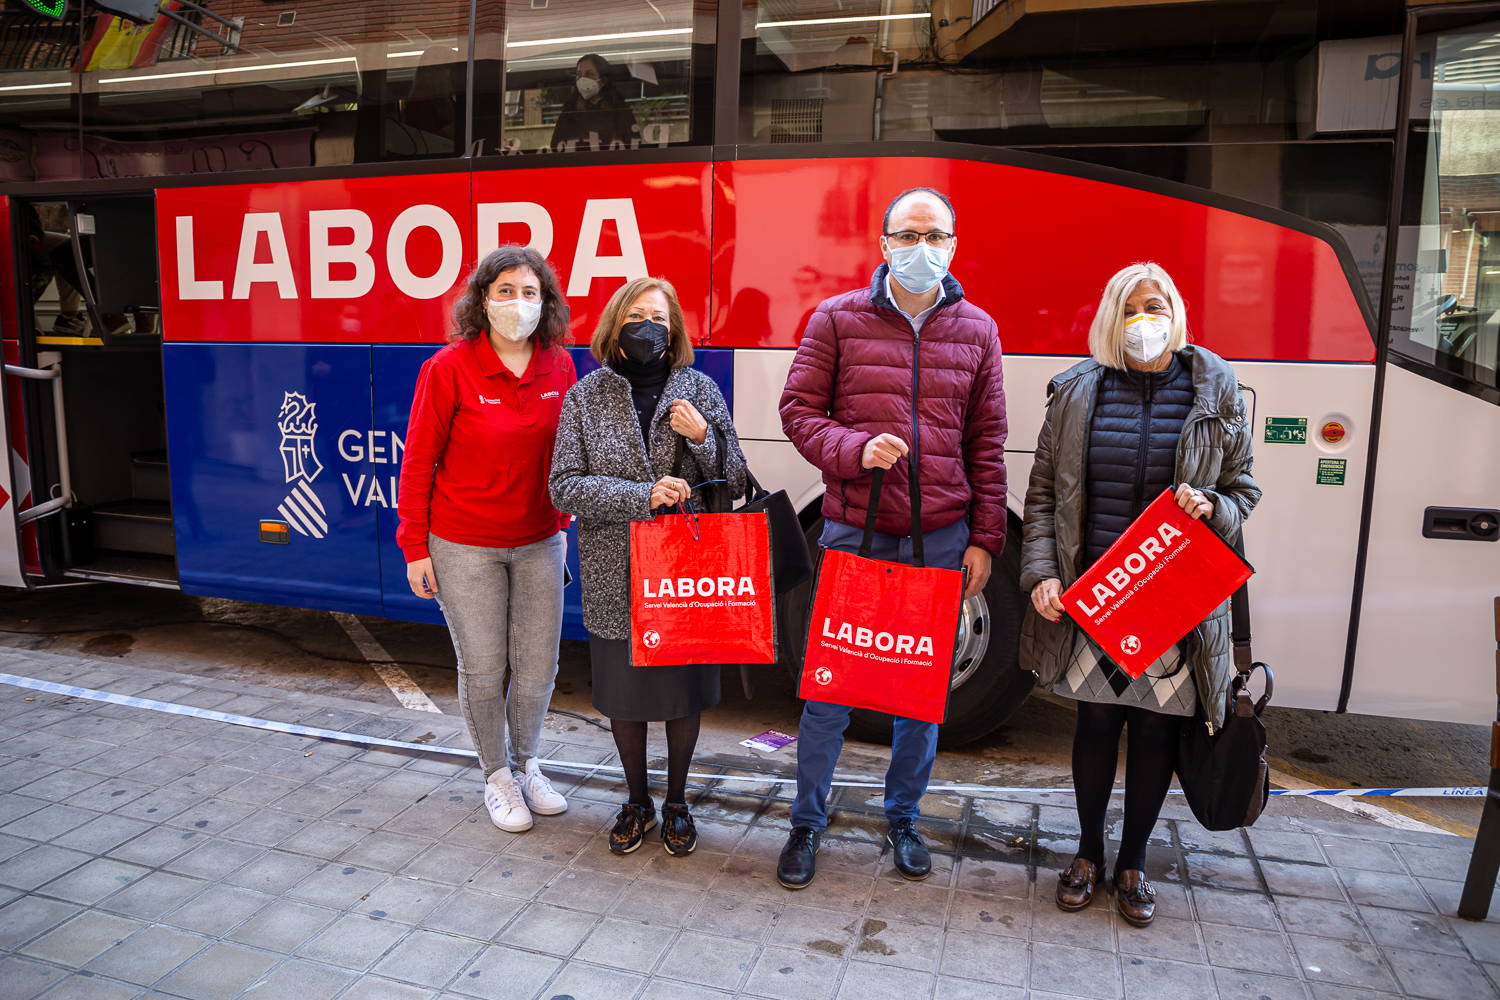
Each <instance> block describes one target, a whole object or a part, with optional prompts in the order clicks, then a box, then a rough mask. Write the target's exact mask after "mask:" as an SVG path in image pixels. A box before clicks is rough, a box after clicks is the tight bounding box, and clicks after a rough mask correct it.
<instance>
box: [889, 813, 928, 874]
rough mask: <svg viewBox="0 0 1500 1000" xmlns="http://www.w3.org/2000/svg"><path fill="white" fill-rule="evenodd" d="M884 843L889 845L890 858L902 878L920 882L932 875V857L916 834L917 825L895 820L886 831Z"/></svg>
mask: <svg viewBox="0 0 1500 1000" xmlns="http://www.w3.org/2000/svg"><path fill="white" fill-rule="evenodd" d="M885 842H886V843H887V844H890V845H891V856H892V858H894V860H895V862H896V870H897V871H898V872H900V873H901V877H902V878H904V879H906V880H907V881H908V882H920V881H922V880H923V879H924V878H926V877H927V876H929V875H931V874H932V855H931V854H929V853H927V845H926V844H924V843H922V837H921V835H920V834H918V833H917V824H915V823H913V822H912V821H911V820H909V819H902V820H897V821H896V822H894V823H892V824H891V826H890V829H889V830H887V831H886V834H885Z"/></svg>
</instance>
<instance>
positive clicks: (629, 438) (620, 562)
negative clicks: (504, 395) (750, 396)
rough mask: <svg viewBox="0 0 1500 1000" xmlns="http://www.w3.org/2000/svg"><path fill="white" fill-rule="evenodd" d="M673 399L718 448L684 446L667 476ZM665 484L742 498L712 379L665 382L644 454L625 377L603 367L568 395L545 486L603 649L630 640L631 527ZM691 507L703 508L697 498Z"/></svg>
mask: <svg viewBox="0 0 1500 1000" xmlns="http://www.w3.org/2000/svg"><path fill="white" fill-rule="evenodd" d="M674 399H685V400H687V401H688V402H690V403H692V404H693V406H695V407H697V409H698V412H699V413H701V414H703V419H705V420H707V421H708V423H709V425H710V426H711V427H717V428H718V429H719V430H720V431H721V432H722V433H723V437H722V439H721V438H719V437H718V435H715V434H712V433H710V434H709V435H708V436H707V437H706V438H705V439H704V441H703V443H702V444H701V445H695V444H691V443H689V444H688V445H687V447H686V448H684V449H683V455H682V467H681V469H679V470H676V471H675V472H674V470H673V468H672V463H673V461H674V460H675V459H676V457H677V438H678V434H677V432H676V431H674V430H672V425H671V409H672V400H674ZM721 445H727V446H728V452H727V454H723V455H721V454H719V452H720V450H721V447H720V446H721ZM670 475H678V476H681V478H683V479H686V480H687V481H688V485H689V486H693V485H696V484H698V483H702V482H706V481H708V480H711V479H727V480H728V481H729V495H730V496H732V497H739V496H742V495H744V493H745V454H744V452H742V451H741V450H740V439H739V435H737V434H736V433H735V431H734V419H733V418H732V417H731V416H730V415H729V407H728V405H727V404H726V403H725V402H724V396H723V394H722V393H720V392H719V387H718V386H717V385H715V384H714V381H713V379H711V378H709V377H708V376H707V375H704V374H703V373H702V372H700V371H696V370H694V369H692V368H678V369H676V370H675V371H673V372H672V374H671V377H669V378H668V379H667V384H666V387H665V388H664V389H663V390H662V394H661V402H659V403H658V404H657V406H656V415H655V416H654V417H652V418H651V447H650V449H649V453H648V450H647V448H646V443H645V442H644V441H643V440H642V439H641V424H640V421H639V420H638V419H637V418H636V413H635V406H634V405H633V404H632V403H631V401H630V383H629V382H628V381H626V379H625V378H624V376H622V375H620V374H619V373H618V372H616V371H615V370H614V369H613V368H610V367H609V366H607V365H606V366H605V367H603V368H600V369H598V370H597V371H593V372H590V373H589V374H588V375H586V376H584V377H583V378H582V379H579V381H578V382H577V384H575V385H574V386H573V388H571V389H569V390H568V396H567V398H566V399H565V400H563V408H562V414H561V416H560V417H559V418H558V424H557V444H556V446H555V448H554V450H553V453H552V475H551V477H550V478H549V479H548V486H549V487H550V489H551V491H552V503H553V505H554V506H556V507H557V509H558V510H561V511H564V512H566V513H569V514H572V515H573V516H575V517H577V518H578V568H579V571H580V575H581V576H582V578H583V579H582V586H583V623H584V625H585V626H587V627H588V630H589V631H590V632H592V633H593V634H594V635H597V636H599V637H600V638H602V639H629V638H630V522H631V521H649V520H651V517H652V514H651V506H650V504H651V486H652V484H654V483H655V482H656V481H657V480H658V479H660V478H661V477H662V476H670ZM693 501H694V503H698V504H700V505H701V504H702V502H703V497H702V491H696V492H695V493H694V494H693ZM699 509H702V507H701V506H700V508H699Z"/></svg>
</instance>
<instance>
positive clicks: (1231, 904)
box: [1193, 886, 1277, 930]
mask: <svg viewBox="0 0 1500 1000" xmlns="http://www.w3.org/2000/svg"><path fill="white" fill-rule="evenodd" d="M1193 907H1194V910H1195V911H1196V914H1197V917H1198V919H1200V920H1205V921H1208V922H1209V923H1214V924H1230V925H1232V926H1235V927H1257V928H1260V929H1261V930H1276V929H1277V924H1276V908H1275V906H1273V905H1272V903H1271V901H1270V900H1269V899H1267V898H1266V897H1265V896H1264V895H1262V894H1261V893H1259V892H1227V891H1224V890H1220V889H1211V888H1208V887H1206V886H1194V887H1193Z"/></svg>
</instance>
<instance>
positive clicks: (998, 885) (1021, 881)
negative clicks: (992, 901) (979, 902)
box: [957, 858, 1031, 899]
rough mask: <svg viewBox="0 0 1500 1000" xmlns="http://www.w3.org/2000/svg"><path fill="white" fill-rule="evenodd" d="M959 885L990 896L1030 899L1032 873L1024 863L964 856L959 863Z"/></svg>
mask: <svg viewBox="0 0 1500 1000" xmlns="http://www.w3.org/2000/svg"><path fill="white" fill-rule="evenodd" d="M957 877H958V887H959V888H960V889H963V890H965V891H967V892H978V893H982V894H984V895H989V896H1014V897H1016V898H1018V899H1029V898H1030V896H1031V875H1030V874H1029V873H1028V872H1027V870H1026V867H1025V866H1024V865H1012V864H1002V863H999V862H993V861H981V860H978V859H976V858H964V859H963V860H962V861H960V862H959V865H958V876H957Z"/></svg>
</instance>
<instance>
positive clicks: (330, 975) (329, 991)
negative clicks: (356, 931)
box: [242, 958, 358, 1000]
mask: <svg viewBox="0 0 1500 1000" xmlns="http://www.w3.org/2000/svg"><path fill="white" fill-rule="evenodd" d="M357 978H358V976H356V974H355V973H352V972H346V971H344V970H343V969H330V968H329V967H328V966H326V965H319V964H317V963H316V962H303V961H301V960H299V959H295V958H294V959H292V960H291V961H288V962H283V963H282V964H280V965H278V966H277V967H276V968H274V969H272V970H271V971H270V973H269V974H267V975H266V976H264V977H263V978H261V979H259V980H257V981H256V982H255V984H254V985H252V986H251V987H250V988H249V989H247V990H246V991H245V992H244V993H243V994H242V995H243V996H244V998H245V1000H287V998H291V997H295V998H296V1000H329V998H330V997H332V996H333V995H334V994H336V993H338V992H339V991H340V990H342V989H343V988H344V987H346V986H348V985H349V984H350V983H352V982H354V980H355V979H357Z"/></svg>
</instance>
